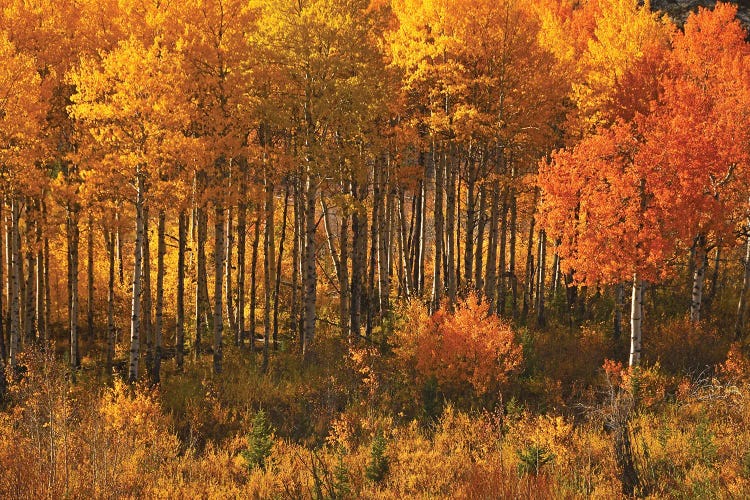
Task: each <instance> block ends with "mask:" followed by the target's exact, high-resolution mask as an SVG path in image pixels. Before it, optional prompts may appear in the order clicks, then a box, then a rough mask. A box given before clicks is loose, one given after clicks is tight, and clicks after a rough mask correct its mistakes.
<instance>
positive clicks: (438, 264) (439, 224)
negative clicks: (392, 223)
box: [431, 143, 445, 311]
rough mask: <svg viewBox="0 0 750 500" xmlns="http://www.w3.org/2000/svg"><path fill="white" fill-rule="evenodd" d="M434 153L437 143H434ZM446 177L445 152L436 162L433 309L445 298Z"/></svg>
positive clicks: (438, 306)
mask: <svg viewBox="0 0 750 500" xmlns="http://www.w3.org/2000/svg"><path fill="white" fill-rule="evenodd" d="M432 149H433V155H434V150H435V145H434V143H433V145H432ZM444 177H445V154H444V153H443V154H440V155H439V158H438V160H437V161H436V162H435V207H434V216H433V219H434V223H435V253H434V254H433V277H432V302H431V303H432V307H431V309H432V311H437V310H438V309H439V308H440V302H441V301H442V299H443V276H442V272H441V271H442V270H443V266H442V263H443V241H445V235H444V227H443V226H444V221H443V191H444V190H445V188H444V187H443V179H444Z"/></svg>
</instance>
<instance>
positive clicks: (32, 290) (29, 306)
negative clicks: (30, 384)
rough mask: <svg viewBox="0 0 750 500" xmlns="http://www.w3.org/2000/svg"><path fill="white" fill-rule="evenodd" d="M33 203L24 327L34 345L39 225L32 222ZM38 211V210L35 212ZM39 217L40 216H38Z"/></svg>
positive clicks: (28, 232) (28, 233)
mask: <svg viewBox="0 0 750 500" xmlns="http://www.w3.org/2000/svg"><path fill="white" fill-rule="evenodd" d="M32 203H33V201H32V200H28V201H27V206H28V207H29V208H28V209H27V212H28V213H29V217H28V219H29V220H27V221H26V287H25V293H26V295H25V300H24V303H25V304H24V308H23V309H24V314H25V320H24V327H25V328H26V331H25V333H26V335H25V336H26V342H28V343H32V342H34V341H35V340H36V334H37V330H36V327H35V325H34V323H35V319H36V307H35V305H36V302H35V300H34V297H35V296H36V271H35V267H36V266H35V264H36V259H35V253H34V237H35V234H36V232H35V231H34V226H35V224H37V223H38V221H36V220H32V216H31V213H30V212H31V210H30V208H31V206H32ZM35 211H36V210H35ZM36 215H37V216H38V214H36Z"/></svg>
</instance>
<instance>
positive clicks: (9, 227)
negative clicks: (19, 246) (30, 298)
mask: <svg viewBox="0 0 750 500" xmlns="http://www.w3.org/2000/svg"><path fill="white" fill-rule="evenodd" d="M5 201H6V202H7V204H8V213H6V214H5V215H4V217H3V221H4V224H5V233H4V235H3V236H4V238H5V249H6V251H5V267H6V269H7V271H8V279H7V280H6V281H5V294H6V297H7V301H6V303H7V304H8V314H6V315H5V330H6V331H7V335H8V343H7V346H8V356H10V344H11V323H12V320H11V312H12V309H13V307H12V302H13V297H12V293H11V288H12V283H13V262H12V261H13V200H12V198H11V199H6V200H5ZM68 259H70V256H68ZM68 262H70V260H68Z"/></svg>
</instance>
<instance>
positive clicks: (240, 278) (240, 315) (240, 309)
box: [234, 188, 247, 346]
mask: <svg viewBox="0 0 750 500" xmlns="http://www.w3.org/2000/svg"><path fill="white" fill-rule="evenodd" d="M244 191H245V190H244V188H243V193H242V196H243V201H242V202H241V203H240V205H239V208H238V212H237V322H236V323H237V325H236V328H235V330H234V344H235V345H237V346H244V345H245V260H246V259H245V252H246V247H247V244H246V240H247V234H246V233H247V205H246V204H245V201H244V196H245V192H244Z"/></svg>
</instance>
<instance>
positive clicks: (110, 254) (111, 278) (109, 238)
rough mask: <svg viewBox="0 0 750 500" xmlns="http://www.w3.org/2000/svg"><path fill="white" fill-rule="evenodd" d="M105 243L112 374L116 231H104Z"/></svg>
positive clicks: (108, 371)
mask: <svg viewBox="0 0 750 500" xmlns="http://www.w3.org/2000/svg"><path fill="white" fill-rule="evenodd" d="M104 243H105V245H106V247H107V261H108V264H109V267H108V270H109V273H108V280H107V355H106V363H105V373H106V375H107V377H110V376H111V375H112V362H113V361H114V358H115V233H114V232H113V231H105V232H104Z"/></svg>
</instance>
